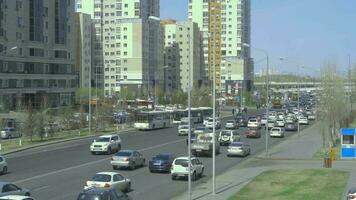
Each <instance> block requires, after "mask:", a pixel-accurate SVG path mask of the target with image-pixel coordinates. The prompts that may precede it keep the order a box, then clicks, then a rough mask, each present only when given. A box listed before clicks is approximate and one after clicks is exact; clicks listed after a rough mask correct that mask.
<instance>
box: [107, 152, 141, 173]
mask: <svg viewBox="0 0 356 200" xmlns="http://www.w3.org/2000/svg"><path fill="white" fill-rule="evenodd" d="M145 162H146V159H145V157H144V156H143V155H142V154H141V153H140V152H138V151H135V150H120V151H119V152H117V153H115V154H114V155H113V157H112V158H111V162H110V163H111V165H112V167H113V169H114V170H116V169H118V168H120V167H128V168H130V169H131V170H134V169H135V168H136V167H138V166H144V165H145Z"/></svg>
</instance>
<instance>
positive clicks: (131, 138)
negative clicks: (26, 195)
mask: <svg viewBox="0 0 356 200" xmlns="http://www.w3.org/2000/svg"><path fill="white" fill-rule="evenodd" d="M257 113H262V111H251V113H250V114H249V115H255V114H257ZM226 120H227V119H224V120H222V122H223V124H224V121H226ZM238 130H239V132H244V131H245V130H246V128H239V129H238ZM291 134H295V132H294V133H289V132H288V133H286V137H285V138H273V139H271V140H270V145H275V144H277V143H279V142H280V141H282V140H284V139H286V138H288V136H290V135H291ZM120 136H121V138H122V141H123V143H122V148H123V149H134V150H139V151H140V152H141V153H143V155H145V157H146V159H147V160H148V159H149V158H151V157H152V156H153V155H155V154H157V153H162V152H172V153H174V154H175V155H177V156H185V155H186V154H187V153H186V152H187V149H186V148H187V145H186V137H183V136H178V133H177V127H172V128H168V129H160V130H154V131H131V132H127V133H123V134H121V135H120ZM92 140H93V139H83V140H79V141H72V142H68V143H62V144H58V145H53V146H49V147H41V148H38V149H33V150H29V151H25V152H20V153H16V154H12V155H9V156H7V161H8V164H9V171H10V172H9V173H8V174H6V175H3V176H1V180H2V181H8V182H13V183H15V184H17V185H19V186H21V187H24V188H28V189H31V190H32V195H33V196H34V197H35V198H36V199H38V200H72V199H73V200H75V199H76V197H77V195H78V193H79V192H80V191H81V190H82V189H83V186H84V183H85V181H86V180H87V179H89V178H90V177H92V176H93V175H94V174H95V173H97V172H101V171H112V167H111V165H110V158H111V156H109V155H91V154H90V152H89V145H90V143H91V142H92ZM242 140H243V141H245V142H247V143H249V144H250V145H251V154H252V155H254V154H256V153H257V152H260V151H262V150H264V148H265V135H264V134H262V137H261V138H259V139H246V138H244V137H243V138H242ZM220 151H221V153H220V154H219V155H217V157H216V163H217V164H216V172H217V174H220V173H222V172H224V171H226V170H227V169H229V168H231V167H233V166H235V165H237V164H238V163H239V162H240V161H241V160H242V159H245V158H236V157H233V158H230V157H227V156H226V147H222V148H221V150H220ZM200 160H201V161H202V162H203V163H204V165H205V176H204V177H203V178H201V179H199V180H197V181H196V182H194V183H193V186H194V185H196V184H199V183H202V182H206V181H207V180H208V179H209V178H211V173H212V172H211V163H212V159H211V158H205V157H204V158H201V159H200ZM118 172H120V173H121V174H123V175H124V176H125V177H127V178H130V179H131V181H132V189H133V190H132V191H131V192H129V193H128V194H129V196H131V197H132V198H133V199H145V200H151V199H152V200H159V199H162V200H166V199H170V198H171V197H174V196H176V195H179V194H180V193H182V192H184V191H185V190H186V189H187V181H184V180H181V181H172V180H171V177H170V175H169V174H156V173H154V174H152V173H150V172H149V170H148V167H147V166H146V167H142V168H139V169H136V170H133V171H130V170H118Z"/></svg>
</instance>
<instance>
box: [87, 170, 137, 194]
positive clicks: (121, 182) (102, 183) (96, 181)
mask: <svg viewBox="0 0 356 200" xmlns="http://www.w3.org/2000/svg"><path fill="white" fill-rule="evenodd" d="M91 187H101V188H112V189H115V190H116V191H122V192H129V191H131V180H130V179H128V178H125V177H124V176H123V175H121V174H119V173H116V172H99V173H97V174H95V175H94V176H93V177H92V178H91V179H90V180H88V181H86V183H85V185H84V190H87V189H89V188H91Z"/></svg>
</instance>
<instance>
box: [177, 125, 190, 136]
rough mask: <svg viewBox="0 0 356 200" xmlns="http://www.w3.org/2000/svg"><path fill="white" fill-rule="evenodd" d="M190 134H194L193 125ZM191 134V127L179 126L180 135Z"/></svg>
mask: <svg viewBox="0 0 356 200" xmlns="http://www.w3.org/2000/svg"><path fill="white" fill-rule="evenodd" d="M190 130H191V131H190V132H191V133H193V132H194V128H193V124H191V127H190ZM188 134H189V125H179V126H178V135H188Z"/></svg>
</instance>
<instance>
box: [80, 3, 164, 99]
mask: <svg viewBox="0 0 356 200" xmlns="http://www.w3.org/2000/svg"><path fill="white" fill-rule="evenodd" d="M88 3H90V4H92V3H94V12H93V14H94V21H95V24H99V23H100V24H101V26H100V27H99V26H98V27H97V26H96V27H95V31H96V37H99V35H100V39H99V38H96V39H97V40H96V41H98V40H101V43H99V42H97V44H94V47H95V48H97V47H98V48H99V45H100V47H102V58H103V59H102V62H100V63H96V66H100V67H101V68H102V70H103V83H104V85H103V88H104V90H105V95H106V96H111V95H113V94H114V93H116V92H119V91H120V89H121V88H122V87H127V88H130V89H132V90H140V89H142V88H146V89H147V91H150V90H151V91H152V88H153V87H154V86H155V85H157V84H161V83H160V82H159V80H161V79H162V74H163V73H162V71H163V68H162V66H163V63H162V56H163V55H162V51H161V37H160V19H159V16H160V14H159V13H160V11H159V0H120V1H117V0H105V1H103V0H101V1H100V3H99V1H98V0H94V2H93V1H88ZM88 3H87V1H84V0H81V5H79V1H78V2H77V8H80V9H87V7H88V6H87V5H86V4H88ZM99 8H100V9H101V10H100V11H99V10H96V9H99ZM98 53H99V52H98ZM94 54H95V50H94ZM95 60H97V59H95V58H94V62H96V61H95ZM101 64H102V66H101ZM157 74H159V75H157ZM150 93H151V92H150Z"/></svg>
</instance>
